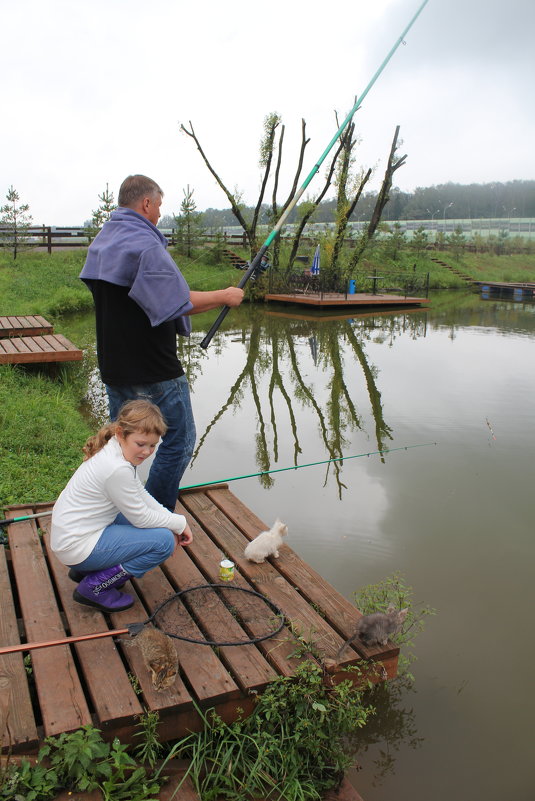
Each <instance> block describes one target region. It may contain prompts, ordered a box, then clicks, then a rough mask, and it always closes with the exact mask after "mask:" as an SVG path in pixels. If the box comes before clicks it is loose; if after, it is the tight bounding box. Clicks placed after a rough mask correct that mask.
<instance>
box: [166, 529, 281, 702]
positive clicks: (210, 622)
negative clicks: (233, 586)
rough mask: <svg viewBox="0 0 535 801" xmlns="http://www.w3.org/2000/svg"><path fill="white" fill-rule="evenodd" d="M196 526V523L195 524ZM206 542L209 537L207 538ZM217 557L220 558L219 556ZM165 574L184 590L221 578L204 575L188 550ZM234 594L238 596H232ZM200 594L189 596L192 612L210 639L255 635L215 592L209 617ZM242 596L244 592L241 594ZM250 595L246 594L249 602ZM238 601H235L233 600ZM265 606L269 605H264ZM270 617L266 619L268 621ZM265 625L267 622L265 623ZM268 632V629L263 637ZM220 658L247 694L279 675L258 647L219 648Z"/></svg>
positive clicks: (176, 556)
mask: <svg viewBox="0 0 535 801" xmlns="http://www.w3.org/2000/svg"><path fill="white" fill-rule="evenodd" d="M193 525H194V524H193ZM194 537H195V539H196V540H198V539H200V534H199V532H198V531H195V532H194ZM203 539H204V540H206V539H207V538H206V536H204V537H203ZM216 558H217V557H216ZM164 571H165V573H166V575H167V576H169V577H170V578H171V579H172V583H173V584H176V586H178V587H180V588H181V589H185V588H186V587H193V586H196V585H197V586H198V585H199V584H205V583H206V582H207V581H208V582H212V583H217V582H218V581H219V577H217V579H214V578H213V577H212V576H209V577H208V579H207V578H206V577H205V576H204V575H203V573H201V571H200V570H198V568H197V567H196V566H195V564H194V563H193V562H192V560H191V559H190V558H189V556H188V554H187V553H186V550H185V549H184V548H178V549H177V551H176V552H175V553H174V554H173V556H172V557H171V558H170V559H168V560H167V561H166V563H165V567H164ZM232 594H233V595H234V594H235V593H232ZM198 595H199V594H198V593H191V594H190V595H188V596H186V597H187V601H186V602H187V603H188V609H189V611H190V614H191V615H192V617H193V618H194V619H195V621H196V622H197V624H198V625H199V626H201V628H202V629H203V631H205V632H206V634H207V636H208V638H209V639H211V640H214V641H221V639H222V633H223V632H224V635H223V636H224V639H225V640H226V641H227V642H232V641H240V640H243V639H247V638H248V637H249V636H250V634H251V632H248V631H244V630H243V628H242V627H241V626H240V624H239V623H238V621H237V620H236V619H235V618H234V617H233V616H232V614H231V612H230V611H229V610H228V609H227V607H226V606H225V605H224V603H223V602H222V600H221V599H220V598H219V597H218V596H217V595H216V593H215V592H213V593H212V596H213V598H212V601H213V602H212V604H211V605H210V609H209V614H208V610H207V609H206V608H205V606H204V604H199V603H198V602H197V599H196V596H198ZM239 595H242V593H239ZM246 599H247V596H245V595H244V599H243V600H246ZM232 602H234V598H233V599H232ZM262 606H263V607H264V609H265V608H266V607H265V604H262ZM265 619H266V618H264V620H265ZM264 626H265V623H264ZM264 633H266V629H265V628H264V630H263V631H262V634H264ZM219 655H220V658H221V660H222V661H223V662H224V664H225V666H226V667H227V669H228V670H229V671H230V673H231V674H232V675H233V676H234V678H235V681H236V682H237V684H238V685H239V686H240V687H241V689H242V690H243V691H245V692H248V691H250V690H256V691H257V692H258V691H259V690H261V689H263V688H264V687H265V686H266V684H267V683H268V682H270V681H272V680H273V679H274V678H276V676H277V674H276V672H275V671H274V670H273V668H271V667H270V665H269V664H268V662H267V661H266V659H265V658H264V657H263V656H262V654H261V653H260V651H259V650H258V649H257V648H256V647H255V646H254V645H243V646H230V647H221V648H219Z"/></svg>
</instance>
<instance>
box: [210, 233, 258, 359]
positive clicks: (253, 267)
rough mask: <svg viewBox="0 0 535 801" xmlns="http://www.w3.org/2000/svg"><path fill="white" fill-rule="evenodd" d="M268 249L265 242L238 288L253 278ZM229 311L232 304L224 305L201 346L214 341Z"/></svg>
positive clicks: (241, 287)
mask: <svg viewBox="0 0 535 801" xmlns="http://www.w3.org/2000/svg"><path fill="white" fill-rule="evenodd" d="M266 250H267V245H266V244H265V243H264V244H263V245H262V247H261V248H260V250H259V251H258V253H257V254H256V256H255V257H254V259H253V260H252V262H251V264H250V265H249V267H248V268H247V271H246V273H245V275H242V277H241V279H240V280H239V282H238V289H243V288H244V286H245V285H246V283H247V281H248V280H249V278H251V276H252V275H253V274H254V273H255V272H256V268H257V267H258V266H259V265H260V262H261V260H262V256H263V255H264V253H265V252H266ZM229 311H230V306H223V308H222V309H221V311H220V312H219V315H218V316H217V319H216V320H215V322H214V323H213V324H212V327H211V328H210V330H209V331H208V332H207V334H206V335H205V337H204V339H203V340H202V342H201V348H204V349H205V350H206V348H207V347H208V345H209V344H210V342H211V341H212V338H213V336H214V334H215V333H216V331H217V329H218V328H219V326H220V325H221V323H222V322H223V320H224V319H225V317H226V316H227V314H228V313H229Z"/></svg>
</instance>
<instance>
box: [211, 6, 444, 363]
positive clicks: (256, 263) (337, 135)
mask: <svg viewBox="0 0 535 801" xmlns="http://www.w3.org/2000/svg"><path fill="white" fill-rule="evenodd" d="M428 2H429V0H424V2H423V3H422V4H421V6H420V8H419V9H418V11H417V12H416V14H415V15H414V16H413V18H412V19H411V21H410V22H409V24H408V25H407V27H406V28H405V29H404V31H403V33H402V34H401V36H400V37H399V38H398V39H397V40H396V42H395V43H394V45H393V46H392V48H391V50H390V52H389V53H388V55H387V56H386V58H385V59H384V61H383V62H382V64H381V66H380V67H379V69H378V70H377V71H376V72H375V74H374V75H373V77H372V79H371V80H370V82H369V83H368V85H367V86H366V88H365V89H364V91H363V93H362V94H361V95H360V97H357V98H356V100H355V104H354V105H353V108H352V109H351V111H350V112H349V114H348V115H347V117H346V118H345V120H344V121H343V123H342V124H341V125H340V127H339V128H338V130H337V132H336V133H335V135H334V136H333V138H332V139H331V141H330V142H329V144H328V145H327V147H326V148H325V150H324V151H323V153H322V154H321V156H320V158H319V159H318V161H317V162H316V164H315V165H314V166H313V167H312V169H311V171H310V172H309V174H308V175H307V177H306V178H305V180H304V182H303V184H302V186H301V187H300V188H299V189H298V190H297V192H296V194H295V197H294V198H293V200H292V201H291V203H290V204H289V205H288V207H287V209H286V210H285V211H284V213H283V214H282V215H281V217H280V219H279V220H278V222H277V224H276V225H275V227H274V228H273V230H272V231H271V233H270V234H269V236H268V238H267V239H266V241H265V242H264V244H263V245H262V247H261V248H260V250H259V251H258V253H257V254H256V256H255V257H254V259H253V261H252V262H251V264H250V266H249V268H248V269H247V271H246V273H245V275H244V276H243V278H242V279H241V280H240V282H239V283H238V287H239V288H240V289H242V288H243V287H244V286H245V285H246V283H247V282H248V281H249V279H250V278H251V276H252V275H254V273H255V272H256V269H257V268H258V267H259V265H260V262H261V260H262V256H263V255H264V253H265V252H266V250H267V249H268V248H269V246H270V245H271V243H272V242H273V240H274V239H275V237H276V236H277V234H278V233H279V231H280V230H281V228H282V226H283V225H284V223H285V222H286V220H287V218H288V215H289V214H290V213H291V212H292V211H293V209H294V207H295V206H296V205H297V203H298V202H299V200H300V199H301V196H302V195H303V193H304V191H305V189H306V188H307V186H308V185H309V183H310V182H311V181H312V179H313V178H314V176H315V175H316V173H318V172H319V170H320V167H321V165H322V164H323V162H324V161H325V159H326V158H327V156H328V155H329V153H330V151H331V150H332V148H333V147H334V145H335V143H336V142H337V141H338V139H339V138H340V136H341V135H342V133H343V132H344V130H345V128H346V127H347V126H348V124H349V122H350V121H351V119H352V117H353V115H354V114H355V112H356V111H358V109H359V108H360V107H361V105H362V102H363V100H364V98H365V97H366V95H367V94H368V92H369V91H370V89H371V88H372V86H373V85H374V83H375V82H376V80H377V79H378V78H379V76H380V75H381V73H382V71H383V70H384V69H385V67H386V65H387V64H388V62H389V61H390V59H391V58H392V56H393V55H394V53H395V52H396V50H397V49H398V47H399V45H400V44H402V43H403V44H404V43H405V36H406V35H407V33H408V32H409V30H410V29H411V28H412V26H413V25H414V23H415V22H416V19H417V18H418V17H419V16H420V14H421V12H422V11H423V9H424V7H425V6H426V5H427V3H428ZM229 311H230V306H223V308H222V309H221V312H220V313H219V316H218V317H217V319H216V321H215V322H214V324H213V325H212V327H211V328H210V330H209V331H208V333H207V334H206V336H205V337H204V339H203V340H202V342H201V343H200V344H201V348H207V347H208V345H209V344H210V342H211V341H212V337H213V336H214V334H215V333H216V331H217V329H218V328H219V326H220V325H221V323H222V322H223V320H224V319H225V317H226V316H227V314H228V313H229Z"/></svg>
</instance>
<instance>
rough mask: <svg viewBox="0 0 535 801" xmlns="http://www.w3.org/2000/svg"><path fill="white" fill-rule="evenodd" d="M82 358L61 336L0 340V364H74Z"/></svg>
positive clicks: (81, 354) (74, 346) (15, 337)
mask: <svg viewBox="0 0 535 801" xmlns="http://www.w3.org/2000/svg"><path fill="white" fill-rule="evenodd" d="M82 358H83V352H82V351H81V350H79V348H77V347H76V345H73V344H72V342H70V341H69V340H68V339H66V337H64V336H63V334H44V335H43V336H24V337H19V336H8V337H7V338H5V339H0V364H30V363H35V364H40V363H42V362H76V361H80V360H81V359H82Z"/></svg>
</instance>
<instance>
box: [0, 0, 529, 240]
mask: <svg viewBox="0 0 535 801" xmlns="http://www.w3.org/2000/svg"><path fill="white" fill-rule="evenodd" d="M418 5H419V3H418V0H416V2H412V0H410V1H409V0H375V2H374V3H373V4H372V3H369V2H368V0H333V2H331V3H330V4H326V3H325V2H323V0H321V1H320V0H285V2H283V0H272V2H271V3H270V4H269V6H264V5H261V4H254V3H250V2H249V1H247V2H246V0H231V2H229V3H227V4H222V3H220V2H216V0H205V2H203V3H202V4H200V3H199V4H191V3H186V2H184V0H160V2H159V3H158V4H154V5H150V4H147V3H146V2H145V0H128V1H127V0H93V2H92V3H91V4H90V5H88V4H82V3H77V4H73V3H72V2H67V1H66V0H55V1H54V2H52V3H43V2H42V0H18V2H17V3H12V4H9V5H8V4H5V7H4V8H3V10H2V18H3V28H4V31H9V33H10V35H9V36H4V40H3V43H2V49H1V51H0V69H1V70H2V75H3V76H4V81H3V89H2V107H3V112H4V113H3V126H2V132H1V142H2V153H3V159H2V164H1V167H0V178H1V180H0V197H2V198H3V197H4V195H5V192H6V191H7V188H8V186H9V185H11V184H13V185H14V186H15V187H16V188H17V189H18V191H19V193H20V194H21V197H22V199H23V200H24V201H25V202H28V203H29V204H30V208H31V212H32V214H33V217H34V221H35V222H36V223H41V222H43V223H46V224H58V225H61V224H63V225H76V224H79V223H81V222H83V221H84V220H85V219H87V218H88V217H90V216H91V210H92V209H94V208H96V206H97V205H98V199H97V195H98V194H99V193H100V192H102V190H103V189H104V187H105V185H106V183H107V182H108V183H109V186H110V189H111V190H112V191H113V192H114V194H115V197H117V190H118V187H119V184H120V183H121V181H122V179H123V178H124V177H125V176H126V175H128V174H129V173H132V172H143V173H146V174H148V175H150V176H151V177H153V178H155V179H156V180H157V181H158V182H159V183H160V184H161V185H162V186H163V187H164V189H165V191H166V197H165V199H164V206H163V212H164V213H171V212H178V210H179V206H180V202H181V200H182V197H183V194H182V191H183V188H185V187H186V185H187V184H189V185H190V186H191V187H193V189H194V192H195V194H194V197H195V199H196V201H197V205H198V207H199V208H205V207H207V206H214V207H223V206H226V205H227V203H226V198H225V197H224V195H223V193H222V192H221V190H220V189H219V188H218V187H217V185H216V184H215V181H214V180H213V178H212V177H211V176H210V174H209V173H208V171H207V170H206V168H205V167H204V165H203V163H202V160H201V158H200V156H199V154H198V153H197V151H196V150H195V147H194V145H193V143H192V141H191V140H190V139H188V137H186V136H185V135H184V134H180V132H179V123H180V122H185V123H186V122H187V121H188V120H192V121H193V123H194V126H195V129H196V131H197V133H198V135H199V137H200V139H201V141H202V143H203V145H204V147H205V150H206V152H207V154H208V155H209V156H210V158H211V159H212V160H213V163H214V166H215V167H216V168H217V169H218V170H219V171H220V173H221V176H222V178H223V179H224V180H225V182H226V183H227V185H228V186H229V187H230V188H234V187H235V186H237V187H238V188H239V189H240V190H242V191H243V197H244V200H245V202H248V203H252V202H254V200H255V198H256V193H257V190H258V185H259V170H258V144H259V141H260V138H261V134H262V123H263V119H264V117H265V115H266V114H267V113H269V112H270V111H274V110H276V111H278V112H280V113H281V114H282V117H283V121H284V123H285V125H286V138H285V148H284V159H283V175H284V180H283V187H282V189H281V193H280V198H282V196H283V194H284V191H285V190H287V188H288V187H289V185H290V183H291V180H292V179H293V174H294V169H295V158H296V154H297V149H298V145H299V137H300V128H301V118H304V119H305V120H306V123H307V135H308V136H309V137H310V138H311V142H310V144H309V146H308V148H307V157H306V162H305V173H304V175H306V173H307V172H308V171H309V170H310V169H311V168H312V166H313V164H314V163H315V161H316V160H317V158H318V157H319V155H320V154H321V153H322V152H323V150H324V148H325V146H326V145H327V143H328V142H329V141H330V139H331V137H332V135H333V133H334V131H335V130H336V126H335V117H334V114H335V111H336V112H338V113H339V114H340V115H341V117H343V115H345V113H347V111H348V110H349V109H350V108H351V106H352V104H353V100H354V96H355V95H356V94H357V95H358V94H360V93H361V92H362V91H363V89H364V87H365V86H366V85H367V83H368V81H369V80H370V78H371V76H372V75H373V74H374V72H375V71H376V69H377V68H378V66H379V65H380V64H381V63H382V61H383V59H384V58H385V56H386V54H387V53H388V51H389V50H390V48H391V47H392V45H393V43H394V41H395V40H396V39H397V38H398V37H399V35H400V34H401V32H402V30H403V29H404V27H405V26H406V24H407V23H408V21H409V20H410V18H411V17H412V16H413V14H414V13H415V11H416V9H417V8H418ZM534 29H535V3H533V2H532V0H510V2H509V3H507V4H501V5H500V6H496V5H495V4H491V3H489V2H488V0H486V1H485V2H484V1H483V0H464V2H462V1H461V0H429V2H428V4H427V6H426V8H425V9H424V10H423V12H422V14H421V15H420V17H419V19H418V20H417V21H416V23H415V25H414V27H413V28H412V30H411V31H410V32H409V33H408V35H407V37H406V43H405V44H404V45H402V46H400V47H399V49H398V51H397V52H396V53H395V55H394V56H393V58H392V60H391V62H390V64H389V65H388V66H387V67H386V69H385V72H384V73H383V75H382V76H381V77H380V78H379V79H378V81H377V83H376V85H375V86H374V87H373V89H372V90H371V91H370V94H369V96H368V97H367V98H366V100H365V101H364V104H363V107H362V109H361V110H360V111H359V112H358V114H357V117H356V123H357V130H358V132H359V135H360V136H361V138H362V142H361V145H360V146H359V150H358V153H357V155H358V161H359V163H361V164H362V165H363V166H365V167H368V166H375V167H376V176H375V179H374V180H375V185H377V184H378V183H379V181H380V177H381V174H382V171H383V169H384V160H385V158H386V156H387V154H388V151H389V148H390V142H391V140H392V136H393V133H394V129H395V127H396V125H397V124H399V125H400V126H401V137H402V139H403V148H402V150H403V152H404V153H407V154H408V159H407V164H406V166H404V167H403V168H402V169H401V170H400V171H399V172H398V173H397V182H398V185H399V186H400V187H401V188H402V189H407V190H410V189H414V188H415V187H416V186H424V185H431V184H437V183H444V182H447V181H454V182H459V183H471V182H477V183H484V182H489V181H507V180H513V179H533V178H535V163H534V158H533V144H532V143H533V139H534V119H533V118H534V111H533V103H532V95H533V82H534V77H535V69H534V67H535V55H534V52H535V51H534V48H533V44H532V36H533V30H534ZM8 76H9V77H8ZM303 177H304V176H303ZM319 183H321V182H320V180H319V178H318V179H315V180H314V181H313V182H312V183H311V185H310V187H309V190H310V193H311V194H314V192H315V191H317V189H318V188H319V186H318V185H319Z"/></svg>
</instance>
